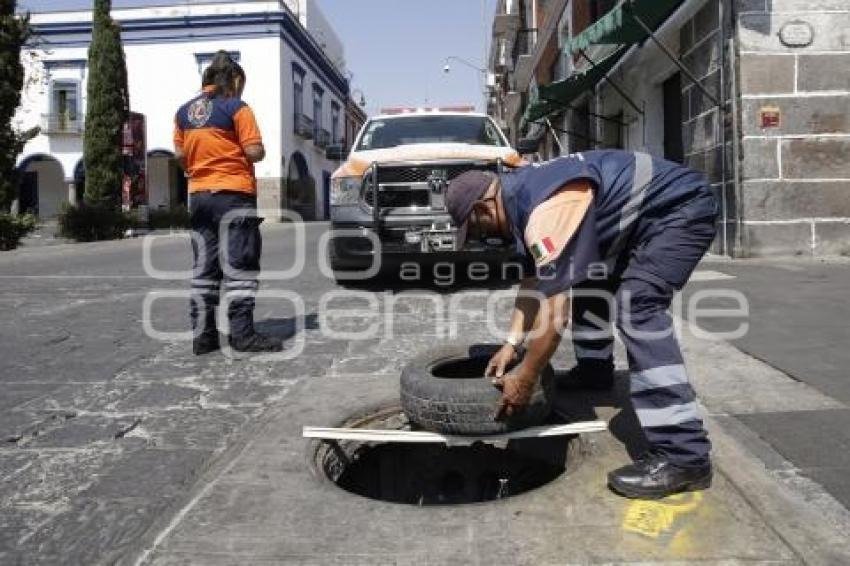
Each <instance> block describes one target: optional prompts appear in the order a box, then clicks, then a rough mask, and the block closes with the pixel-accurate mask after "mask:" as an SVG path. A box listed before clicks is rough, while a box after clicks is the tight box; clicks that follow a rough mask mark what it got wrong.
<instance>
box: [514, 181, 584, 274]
mask: <svg viewBox="0 0 850 566" xmlns="http://www.w3.org/2000/svg"><path fill="white" fill-rule="evenodd" d="M592 200H593V191H592V190H591V189H590V188H587V189H566V190H562V191H560V192H559V193H557V194H555V195H553V196H552V197H551V198H550V199H548V200H547V201H545V202H543V203H541V204H540V205H539V206H538V207H537V208H535V209H534V210H533V211H532V213H531V216H530V217H529V219H528V225H527V226H526V229H525V234H524V240H525V243H526V246H527V247H528V249H529V251H530V252H531V255H532V256H533V257H534V262H535V263H536V264H537V265H538V266H541V265H546V264H548V263H551V262H553V261H555V260H556V259H557V258H558V257H559V256H560V255H561V253H562V252H563V251H564V249H565V248H566V247H567V244H568V243H569V242H570V240H571V239H572V238H573V236H574V235H575V233H576V231H577V230H578V228H579V226H580V225H581V222H582V220H583V219H584V216H585V215H586V214H587V210H588V208H590V203H591V201H592Z"/></svg>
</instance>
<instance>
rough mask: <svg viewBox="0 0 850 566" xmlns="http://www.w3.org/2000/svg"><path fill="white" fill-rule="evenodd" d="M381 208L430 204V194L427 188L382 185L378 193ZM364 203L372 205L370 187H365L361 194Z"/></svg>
mask: <svg viewBox="0 0 850 566" xmlns="http://www.w3.org/2000/svg"><path fill="white" fill-rule="evenodd" d="M379 198H380V199H381V208H384V207H387V208H409V207H413V206H430V205H431V196H430V194H429V193H428V190H427V189H425V190H422V189H411V188H410V187H382V188H381V190H380V193H379ZM363 200H365V201H366V204H367V205H369V206H372V205H373V204H374V202H375V199H374V196H373V195H372V189H371V188H367V189H366V192H365V194H364V195H363Z"/></svg>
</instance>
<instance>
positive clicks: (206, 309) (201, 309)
mask: <svg viewBox="0 0 850 566" xmlns="http://www.w3.org/2000/svg"><path fill="white" fill-rule="evenodd" d="M199 303H200V301H199ZM191 318H192V330H193V331H195V332H196V334H195V335H194V337H193V338H192V352H193V353H194V354H195V355H196V356H203V355H204V354H209V353H210V352H215V351H216V350H218V349H220V348H221V345H220V343H219V336H218V327H217V326H216V323H215V305H211V304H203V305H202V304H197V303H195V302H194V301H193V302H192V308H191ZM198 327H200V332H198V330H199V329H198Z"/></svg>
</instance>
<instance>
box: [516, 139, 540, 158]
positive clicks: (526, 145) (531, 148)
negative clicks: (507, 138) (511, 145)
mask: <svg viewBox="0 0 850 566" xmlns="http://www.w3.org/2000/svg"><path fill="white" fill-rule="evenodd" d="M539 148H540V140H535V139H532V138H523V139H521V140H519V141H518V142H517V144H516V150H517V153H519V154H520V155H528V154H529V153H537V150H538V149H539Z"/></svg>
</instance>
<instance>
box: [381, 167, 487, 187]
mask: <svg viewBox="0 0 850 566" xmlns="http://www.w3.org/2000/svg"><path fill="white" fill-rule="evenodd" d="M473 169H476V170H482V171H494V172H495V171H496V164H495V163H491V164H486V165H484V164H475V163H457V164H451V165H441V164H439V163H435V164H433V165H423V166H417V167H381V168H380V169H378V171H379V175H380V178H379V179H378V181H379V182H380V183H426V182H428V177H430V176H431V174H432V173H434V172H435V171H440V172H445V174H446V178H447V179H448V180H450V181H451V180H452V179H454V178H455V177H457V176H458V175H460V174H461V173H465V172H466V171H471V170H473Z"/></svg>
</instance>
